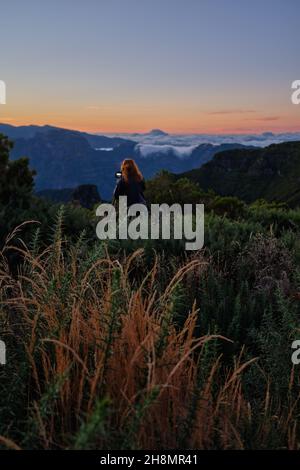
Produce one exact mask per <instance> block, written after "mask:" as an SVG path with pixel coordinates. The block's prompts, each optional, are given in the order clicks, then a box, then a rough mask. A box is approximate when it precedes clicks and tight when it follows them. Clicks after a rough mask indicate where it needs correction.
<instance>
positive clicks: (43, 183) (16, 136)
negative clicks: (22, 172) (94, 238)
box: [0, 125, 244, 200]
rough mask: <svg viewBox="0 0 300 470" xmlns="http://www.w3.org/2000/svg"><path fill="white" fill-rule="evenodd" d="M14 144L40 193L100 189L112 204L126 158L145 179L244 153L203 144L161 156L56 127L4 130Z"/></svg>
mask: <svg viewBox="0 0 300 470" xmlns="http://www.w3.org/2000/svg"><path fill="white" fill-rule="evenodd" d="M1 131H2V132H5V133H6V134H8V137H10V138H11V139H12V140H13V141H14V148H13V151H12V153H11V158H12V159H17V158H20V157H21V156H27V157H28V158H29V161H30V167H31V168H33V169H35V170H36V172H37V175H36V177H35V188H36V191H42V190H45V189H63V188H75V187H77V186H79V185H82V184H95V185H97V187H98V190H99V193H100V195H101V197H102V198H104V199H106V200H109V199H110V198H111V195H112V191H113V188H114V185H115V179H114V174H115V172H116V171H117V170H119V168H120V164H121V162H122V160H123V159H124V158H130V157H132V158H134V159H135V160H136V162H137V164H138V165H139V167H140V169H141V171H142V172H143V174H144V176H145V178H151V177H152V176H154V175H155V174H156V173H157V172H158V171H160V170H162V169H167V170H169V171H171V172H173V173H182V172H185V171H187V170H191V169H194V168H199V167H200V166H201V165H202V164H203V163H205V162H207V161H209V160H210V159H211V158H212V157H213V156H214V155H215V153H217V152H220V151H222V150H229V149H233V148H244V146H243V145H240V144H221V145H212V144H201V145H198V146H197V147H195V148H194V149H193V150H192V151H191V152H190V153H189V154H186V155H184V156H178V154H177V153H176V148H175V147H172V146H171V145H170V146H168V147H167V149H166V148H162V147H161V146H157V152H152V153H151V154H149V155H145V154H144V153H143V146H140V145H137V143H136V142H135V141H131V140H126V139H122V138H118V137H117V138H114V137H113V138H111V137H106V136H97V135H92V134H87V133H84V132H78V131H72V130H66V129H59V128H55V127H52V126H43V127H39V126H21V127H14V126H9V125H0V132H1Z"/></svg>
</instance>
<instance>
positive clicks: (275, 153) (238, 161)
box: [178, 141, 300, 206]
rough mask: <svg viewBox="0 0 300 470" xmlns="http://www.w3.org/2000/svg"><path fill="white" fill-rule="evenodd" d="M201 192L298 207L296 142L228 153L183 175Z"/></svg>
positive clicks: (299, 186)
mask: <svg viewBox="0 0 300 470" xmlns="http://www.w3.org/2000/svg"><path fill="white" fill-rule="evenodd" d="M178 177H187V178H189V179H191V180H192V181H194V182H197V183H198V184H199V185H200V186H201V187H202V188H203V189H205V190H208V189H213V190H214V191H216V192H217V193H218V194H221V195H224V196H225V195H226V196H229V195H230V196H237V197H239V198H241V199H243V200H245V201H246V202H252V201H255V200H256V199H260V198H263V199H266V200H268V201H284V202H286V203H288V204H289V205H291V206H298V205H300V141H294V142H284V143H281V144H272V145H270V146H268V147H264V148H252V149H246V148H244V149H232V150H230V151H224V152H221V153H217V154H216V155H215V156H214V157H213V159H212V160H211V161H209V162H208V163H206V164H205V165H203V166H202V167H201V168H199V169H196V170H191V171H188V172H185V173H183V174H181V175H178Z"/></svg>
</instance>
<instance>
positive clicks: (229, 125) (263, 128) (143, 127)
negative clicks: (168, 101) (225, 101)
mask: <svg viewBox="0 0 300 470" xmlns="http://www.w3.org/2000/svg"><path fill="white" fill-rule="evenodd" d="M99 121H100V122H99ZM99 121H98V120H97V121H96V122H93V121H91V120H88V119H84V120H82V119H80V118H79V119H76V120H75V119H74V118H71V119H68V118H56V119H51V118H47V119H45V118H35V117H27V118H26V117H22V118H13V117H11V116H3V117H2V116H1V115H0V122H1V123H7V124H10V125H13V126H26V125H38V126H44V125H50V126H55V127H60V128H65V129H73V130H77V131H82V132H89V133H104V134H105V133H107V134H114V133H115V134H122V133H124V134H126V133H128V134H132V133H146V132H149V131H150V130H151V129H157V128H159V129H162V130H163V131H165V132H168V133H169V134H252V133H255V134H259V133H262V132H267V131H270V132H274V133H280V132H300V113H299V119H298V120H297V121H295V120H293V121H292V122H290V121H289V120H284V122H282V121H283V120H282V121H281V122H280V121H277V120H274V121H271V120H270V121H268V120H265V121H264V120H260V119H258V120H257V121H256V120H253V125H251V126H250V125H249V123H244V125H243V123H242V122H241V120H233V119H228V117H224V118H223V120H222V122H220V121H219V120H218V121H217V122H211V121H210V120H208V121H207V122H205V124H203V125H199V126H197V125H195V123H190V122H185V123H184V124H183V123H182V124H181V123H180V124H179V123H178V125H176V124H175V123H174V122H170V123H169V122H168V121H163V122H157V121H156V122H154V121H153V120H151V121H150V120H149V121H148V120H147V122H146V123H145V124H143V123H142V119H138V121H137V122H134V121H132V122H131V123H130V125H128V124H127V125H124V124H123V123H122V122H114V123H112V122H110V121H109V120H108V121H107V123H105V124H104V123H103V122H102V119H101V120H99ZM172 121H174V120H173V119H172Z"/></svg>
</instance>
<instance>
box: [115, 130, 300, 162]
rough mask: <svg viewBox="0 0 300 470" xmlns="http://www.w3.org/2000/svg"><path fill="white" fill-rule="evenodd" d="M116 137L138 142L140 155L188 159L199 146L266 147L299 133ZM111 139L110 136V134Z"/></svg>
mask: <svg viewBox="0 0 300 470" xmlns="http://www.w3.org/2000/svg"><path fill="white" fill-rule="evenodd" d="M114 135H115V136H118V137H126V138H128V139H132V140H134V141H136V142H138V147H137V148H138V149H139V150H140V153H141V154H142V155H143V156H145V157H147V156H149V155H151V154H154V153H156V152H165V153H168V152H170V151H173V153H174V154H175V155H176V156H177V157H179V158H186V157H188V156H189V155H190V154H191V152H192V151H193V149H194V148H195V147H196V146H197V145H200V144H212V145H220V144H224V143H227V144H232V143H238V144H244V145H254V146H257V147H266V146H268V145H270V144H278V143H281V142H287V141H294V140H298V141H300V132H283V133H279V134H274V133H272V132H264V133H262V134H219V135H217V134H168V135H162V136H157V135H152V134H150V133H149V134H114ZM110 137H111V134H110Z"/></svg>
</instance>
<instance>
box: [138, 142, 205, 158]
mask: <svg viewBox="0 0 300 470" xmlns="http://www.w3.org/2000/svg"><path fill="white" fill-rule="evenodd" d="M196 147H197V145H159V144H158V145H155V144H138V145H137V146H136V147H135V150H137V151H138V152H139V153H140V155H141V157H144V158H147V157H149V156H154V155H155V154H157V153H159V154H160V155H161V154H169V153H172V154H173V155H175V157H177V158H181V159H184V158H188V157H189V156H190V155H191V154H192V152H193V150H194V149H195V148H196Z"/></svg>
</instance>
